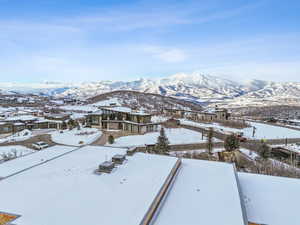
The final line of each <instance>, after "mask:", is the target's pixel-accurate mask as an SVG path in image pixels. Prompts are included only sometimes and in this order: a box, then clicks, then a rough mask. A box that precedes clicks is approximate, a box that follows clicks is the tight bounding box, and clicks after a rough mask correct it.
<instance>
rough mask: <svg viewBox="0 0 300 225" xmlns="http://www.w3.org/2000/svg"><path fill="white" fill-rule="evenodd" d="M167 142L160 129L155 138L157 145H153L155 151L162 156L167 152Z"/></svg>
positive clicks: (162, 129)
mask: <svg viewBox="0 0 300 225" xmlns="http://www.w3.org/2000/svg"><path fill="white" fill-rule="evenodd" d="M169 143H170V142H169V140H168V138H167V136H166V133H165V129H164V128H163V127H162V128H161V129H160V135H159V137H158V138H157V143H156V145H155V151H156V153H158V154H164V153H168V152H169V149H170V147H169Z"/></svg>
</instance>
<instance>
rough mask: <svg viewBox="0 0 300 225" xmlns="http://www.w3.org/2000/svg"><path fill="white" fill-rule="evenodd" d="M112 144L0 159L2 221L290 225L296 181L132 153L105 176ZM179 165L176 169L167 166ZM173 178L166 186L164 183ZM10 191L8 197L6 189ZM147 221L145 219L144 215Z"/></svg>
mask: <svg viewBox="0 0 300 225" xmlns="http://www.w3.org/2000/svg"><path fill="white" fill-rule="evenodd" d="M125 153H126V151H125V150H124V149H120V148H112V147H103V146H102V147H100V146H84V147H67V146H54V147H51V148H47V149H45V150H42V151H37V152H35V153H32V154H28V155H26V156H23V157H20V158H17V159H14V160H11V161H8V162H5V163H2V164H0V177H2V179H0V193H1V202H0V205H1V211H0V217H1V213H2V214H3V212H5V213H8V214H13V215H18V216H19V217H18V218H15V220H14V221H10V223H9V224H23V225H41V224H43V225H61V224H72V225H83V224H105V225H124V224H126V225H127V224H130V225H141V224H144V223H143V222H144V221H145V220H144V219H145V218H149V215H151V214H149V212H150V211H151V210H150V209H153V208H151V206H153V204H154V203H157V196H160V194H162V193H164V192H162V190H163V187H168V190H167V192H166V194H165V195H163V196H161V197H162V199H161V200H162V201H161V202H158V203H159V205H158V207H157V208H155V209H156V211H155V214H154V216H153V217H152V219H151V224H152V225H170V224H172V225H199V224H205V225H217V224H222V225H223V224H224V225H227V224H228V225H247V224H248V222H252V223H255V224H269V225H282V224H285V225H298V224H299V221H298V219H297V215H298V208H299V207H298V203H299V202H300V195H299V190H300V180H299V179H289V178H281V177H271V176H263V175H256V174H245V173H237V172H236V170H235V167H234V166H233V165H232V164H228V163H220V162H214V161H204V160H193V159H182V160H181V164H180V163H179V162H180V161H179V160H178V159H177V158H175V157H168V156H162V155H152V154H144V153H135V154H134V155H133V156H127V159H126V161H125V163H124V164H122V165H118V166H117V167H116V168H115V169H114V170H113V171H112V173H110V174H104V173H102V174H96V173H95V170H96V169H97V168H98V166H99V164H101V163H103V162H104V161H106V160H110V159H111V158H112V156H114V155H115V154H125ZM177 166H179V169H178V171H177V173H175V171H176V170H175V171H174V169H175V168H177ZM170 177H173V180H172V185H170V186H166V181H167V180H168V178H170ZM12 193H13V194H12ZM150 218H151V217H150Z"/></svg>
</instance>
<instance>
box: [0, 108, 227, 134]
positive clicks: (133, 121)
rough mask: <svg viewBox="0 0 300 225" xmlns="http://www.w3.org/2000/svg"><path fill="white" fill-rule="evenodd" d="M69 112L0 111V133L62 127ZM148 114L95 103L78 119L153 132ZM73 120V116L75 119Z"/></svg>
mask: <svg viewBox="0 0 300 225" xmlns="http://www.w3.org/2000/svg"><path fill="white" fill-rule="evenodd" d="M163 113H164V115H166V116H172V117H185V118H189V119H193V120H205V121H214V120H228V119H229V116H230V113H229V112H228V111H227V110H226V109H218V108H216V109H214V110H206V111H191V110H181V109H164V111H163ZM71 115H72V113H65V112H64V113H62V112H60V113H47V112H45V111H43V110H38V109H36V110H35V109H26V110H25V109H24V110H17V111H15V110H12V111H9V110H7V111H5V112H2V113H1V112H0V134H4V133H15V132H18V131H21V130H24V129H29V130H32V129H65V128H67V127H66V123H68V121H69V120H70V119H73V118H72V117H71ZM151 118H152V115H151V114H149V113H146V112H144V111H138V110H133V109H131V108H128V107H121V106H117V105H114V104H112V105H110V106H99V110H98V111H95V112H89V113H86V114H85V115H84V117H83V118H80V119H81V120H80V122H81V123H82V124H86V125H87V126H89V127H93V128H98V129H103V130H122V131H125V132H128V133H140V134H144V133H147V132H153V131H157V130H158V127H159V123H157V122H152V120H151ZM75 120H77V118H75Z"/></svg>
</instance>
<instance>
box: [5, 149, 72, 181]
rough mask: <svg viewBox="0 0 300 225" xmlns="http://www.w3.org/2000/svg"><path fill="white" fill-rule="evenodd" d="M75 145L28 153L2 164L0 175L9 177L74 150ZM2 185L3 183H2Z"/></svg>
mask: <svg viewBox="0 0 300 225" xmlns="http://www.w3.org/2000/svg"><path fill="white" fill-rule="evenodd" d="M74 149H75V147H68V146H59V145H57V146H53V147H50V148H46V149H44V150H42V151H37V152H35V153H33V154H30V155H26V156H23V157H20V158H17V159H14V160H11V161H7V162H6V163H1V164H0V177H2V178H3V177H7V176H10V175H12V174H14V173H17V172H19V171H22V170H24V169H27V168H30V167H32V166H35V165H38V164H40V163H42V162H44V161H46V160H49V159H51V158H54V157H57V156H59V155H62V154H64V153H66V152H69V151H72V150H74ZM0 186H1V183H0Z"/></svg>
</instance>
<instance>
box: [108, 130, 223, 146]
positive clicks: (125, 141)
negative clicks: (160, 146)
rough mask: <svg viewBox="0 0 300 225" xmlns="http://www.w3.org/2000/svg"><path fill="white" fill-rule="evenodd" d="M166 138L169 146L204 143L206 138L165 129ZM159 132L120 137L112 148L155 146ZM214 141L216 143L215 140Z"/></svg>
mask: <svg viewBox="0 0 300 225" xmlns="http://www.w3.org/2000/svg"><path fill="white" fill-rule="evenodd" d="M165 133H166V136H167V137H168V139H169V142H170V144H191V143H204V142H205V141H206V138H205V137H203V139H202V134H201V133H199V132H196V131H192V130H188V129H184V128H169V129H167V128H166V129H165ZM158 136H159V132H152V133H146V134H144V135H132V136H125V137H120V138H117V139H116V140H115V143H114V144H112V146H115V147H121V146H122V147H124V146H141V145H145V144H155V143H156V142H157V138H158ZM215 141H218V140H217V139H215Z"/></svg>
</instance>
